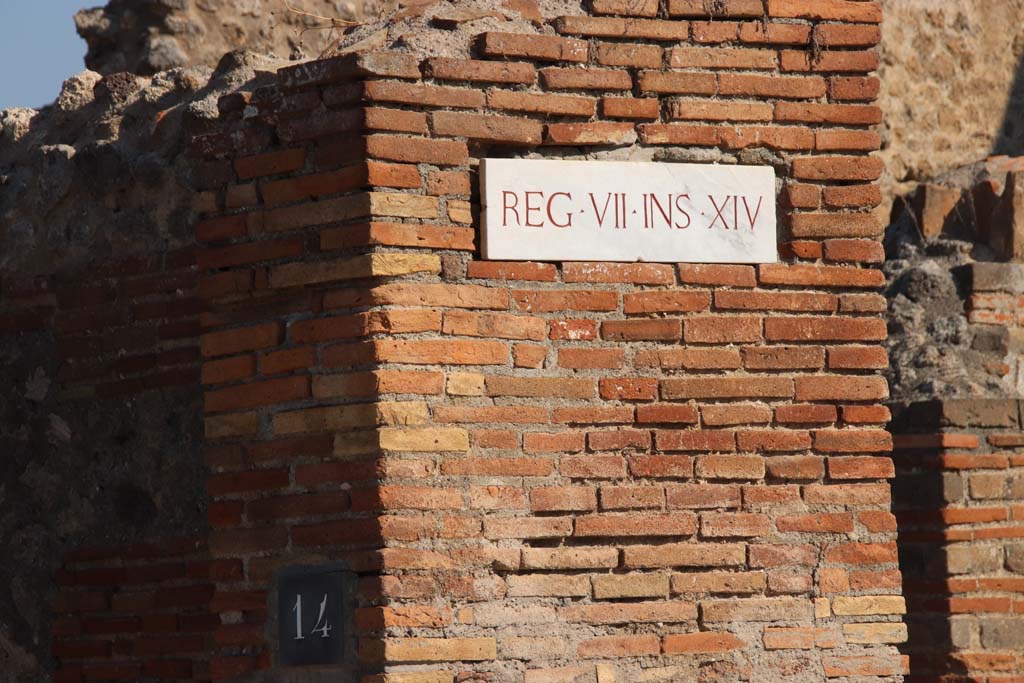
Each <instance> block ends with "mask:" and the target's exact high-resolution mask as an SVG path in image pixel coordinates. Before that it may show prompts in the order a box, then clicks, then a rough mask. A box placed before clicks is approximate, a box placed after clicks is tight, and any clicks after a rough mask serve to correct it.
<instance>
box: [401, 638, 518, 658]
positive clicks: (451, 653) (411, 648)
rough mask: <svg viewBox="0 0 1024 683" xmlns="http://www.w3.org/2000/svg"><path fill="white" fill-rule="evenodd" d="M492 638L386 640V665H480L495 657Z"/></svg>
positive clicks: (494, 646) (495, 647) (495, 650)
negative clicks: (451, 663)
mask: <svg viewBox="0 0 1024 683" xmlns="http://www.w3.org/2000/svg"><path fill="white" fill-rule="evenodd" d="M497 654H498V653H497V644H496V642H495V640H494V638H390V639H388V640H386V641H384V660H385V661H388V662H462V661H464V662H481V661H486V660H489V659H494V658H495V657H497Z"/></svg>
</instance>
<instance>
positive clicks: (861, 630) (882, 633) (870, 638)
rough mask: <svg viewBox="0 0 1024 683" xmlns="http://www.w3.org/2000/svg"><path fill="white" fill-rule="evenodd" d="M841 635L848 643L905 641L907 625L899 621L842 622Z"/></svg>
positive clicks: (868, 643)
mask: <svg viewBox="0 0 1024 683" xmlns="http://www.w3.org/2000/svg"><path fill="white" fill-rule="evenodd" d="M843 636H844V637H845V638H846V642H848V643H863V644H866V645H881V644H883V643H905V642H906V641H907V625H906V624H901V623H899V622H882V623H868V624H844V625H843Z"/></svg>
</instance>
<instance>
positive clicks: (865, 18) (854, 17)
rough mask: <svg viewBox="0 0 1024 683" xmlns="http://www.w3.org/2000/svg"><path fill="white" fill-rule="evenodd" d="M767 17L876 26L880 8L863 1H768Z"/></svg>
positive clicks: (875, 4)
mask: <svg viewBox="0 0 1024 683" xmlns="http://www.w3.org/2000/svg"><path fill="white" fill-rule="evenodd" d="M768 15H769V16H771V17H779V18H785V19H811V20H817V21H848V22H857V23H865V24H878V23H881V21H882V7H881V5H880V4H879V3H877V2H869V1H865V0H768Z"/></svg>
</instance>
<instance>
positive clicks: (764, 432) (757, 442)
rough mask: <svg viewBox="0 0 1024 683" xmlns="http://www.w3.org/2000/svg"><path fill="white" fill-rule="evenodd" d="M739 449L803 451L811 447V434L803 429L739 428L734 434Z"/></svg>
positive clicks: (773, 451) (774, 451)
mask: <svg viewBox="0 0 1024 683" xmlns="http://www.w3.org/2000/svg"><path fill="white" fill-rule="evenodd" d="M736 440H737V444H738V446H739V450H741V451H765V452H772V453H776V452H784V451H803V450H807V449H809V448H810V447H811V435H810V434H809V433H808V432H805V431H797V430H781V429H756V430H741V431H739V432H737V434H736Z"/></svg>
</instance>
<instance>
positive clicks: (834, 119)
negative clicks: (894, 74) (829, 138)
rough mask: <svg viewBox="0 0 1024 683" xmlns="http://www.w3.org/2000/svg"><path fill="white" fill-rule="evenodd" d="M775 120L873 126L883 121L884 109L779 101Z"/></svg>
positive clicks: (858, 105) (852, 105)
mask: <svg viewBox="0 0 1024 683" xmlns="http://www.w3.org/2000/svg"><path fill="white" fill-rule="evenodd" d="M775 120H776V121H799V122H802V123H834V124H838V125H847V126H873V125H876V124H879V123H881V122H882V110H881V109H879V108H878V107H875V106H872V105H864V104H808V103H804V102H779V103H778V104H776V105H775ZM833 134H834V132H833ZM819 140H820V138H819Z"/></svg>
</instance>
